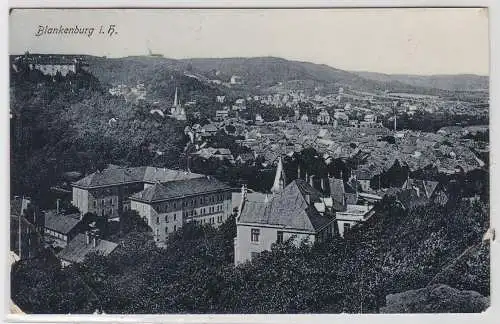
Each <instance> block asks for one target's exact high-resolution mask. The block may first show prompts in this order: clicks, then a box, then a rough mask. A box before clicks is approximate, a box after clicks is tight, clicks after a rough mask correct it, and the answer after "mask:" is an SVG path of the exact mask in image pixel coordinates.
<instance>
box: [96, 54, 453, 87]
mask: <svg viewBox="0 0 500 324" xmlns="http://www.w3.org/2000/svg"><path fill="white" fill-rule="evenodd" d="M86 58H87V60H88V62H89V65H90V67H89V71H90V72H91V73H92V74H94V75H95V76H96V77H97V78H98V79H99V80H100V81H101V82H103V83H107V84H115V85H116V84H120V83H124V84H131V83H134V84H135V83H137V82H144V83H146V84H149V83H151V82H162V81H165V80H169V79H171V78H172V77H173V76H174V77H175V75H177V76H179V75H183V74H184V72H186V71H189V72H193V73H198V74H200V75H202V76H203V77H204V78H206V79H210V80H214V79H217V80H220V81H222V82H229V80H230V78H231V76H233V75H237V76H240V77H242V79H243V81H244V84H243V85H241V86H239V87H233V88H232V89H230V90H229V89H228V88H226V87H220V86H219V87H215V88H216V89H218V90H219V91H222V92H224V93H225V94H226V95H231V94H234V93H235V91H238V90H244V91H246V92H247V93H248V92H250V93H267V92H268V91H269V88H271V87H273V86H276V85H277V84H279V83H280V82H283V83H286V85H287V86H288V87H290V88H292V89H293V88H296V87H297V88H298V86H300V87H302V88H300V89H302V90H305V91H306V92H311V91H314V90H315V89H318V88H319V89H320V91H321V92H324V93H328V92H335V91H337V90H338V88H339V87H344V88H352V89H356V90H364V91H386V90H389V91H391V92H409V93H421V94H431V95H436V94H441V93H446V91H443V90H439V89H432V88H431V87H423V86H421V85H411V84H408V83H404V82H401V81H399V80H391V79H387V80H374V79H372V78H367V77H364V76H361V75H358V74H356V73H352V72H348V71H344V70H340V69H336V68H333V67H330V66H328V65H324V64H314V63H309V62H300V61H291V60H286V59H283V58H277V57H253V58H193V59H180V60H175V59H168V58H163V57H149V56H133V57H124V58H104V57H95V56H87V57H86ZM208 84H209V83H207V82H204V86H207V85H208ZM211 87H212V88H213V87H214V86H213V85H211ZM169 91H170V92H173V90H172V89H170V90H169Z"/></svg>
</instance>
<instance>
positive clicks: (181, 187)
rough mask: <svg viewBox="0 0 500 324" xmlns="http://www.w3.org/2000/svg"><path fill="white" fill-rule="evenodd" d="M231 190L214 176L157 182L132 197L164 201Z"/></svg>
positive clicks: (148, 200)
mask: <svg viewBox="0 0 500 324" xmlns="http://www.w3.org/2000/svg"><path fill="white" fill-rule="evenodd" d="M221 190H231V187H229V186H228V185H226V184H224V183H222V182H220V181H219V180H217V179H215V178H213V177H203V178H194V179H186V180H178V181H171V182H166V183H156V184H154V185H153V186H150V187H148V188H146V189H144V190H143V191H140V192H138V193H136V194H134V195H132V196H131V197H130V199H133V200H139V201H144V202H153V201H163V200H169V199H174V198H179V197H185V196H193V195H199V194H203V193H208V192H214V191H221Z"/></svg>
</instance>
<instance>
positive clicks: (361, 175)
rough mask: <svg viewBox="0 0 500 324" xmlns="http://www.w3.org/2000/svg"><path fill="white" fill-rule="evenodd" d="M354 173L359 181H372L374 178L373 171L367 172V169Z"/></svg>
mask: <svg viewBox="0 0 500 324" xmlns="http://www.w3.org/2000/svg"><path fill="white" fill-rule="evenodd" d="M353 173H354V175H355V176H356V179H357V180H371V178H373V174H372V171H371V170H366V169H362V170H354V171H353Z"/></svg>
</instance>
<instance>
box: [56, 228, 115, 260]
mask: <svg viewBox="0 0 500 324" xmlns="http://www.w3.org/2000/svg"><path fill="white" fill-rule="evenodd" d="M117 246H118V244H116V243H113V242H110V241H106V240H102V239H98V240H97V245H96V247H94V245H93V244H92V242H90V243H89V244H87V242H86V238H85V234H78V235H77V236H75V238H74V239H73V240H71V241H70V242H69V243H68V245H66V247H65V248H64V249H63V250H61V252H59V253H58V254H57V257H58V258H59V259H63V260H65V261H69V262H72V263H78V262H82V261H83V260H84V259H85V256H87V255H88V254H90V253H92V252H98V253H101V254H103V255H108V254H110V253H111V252H113V251H114V250H115V249H116V247H117Z"/></svg>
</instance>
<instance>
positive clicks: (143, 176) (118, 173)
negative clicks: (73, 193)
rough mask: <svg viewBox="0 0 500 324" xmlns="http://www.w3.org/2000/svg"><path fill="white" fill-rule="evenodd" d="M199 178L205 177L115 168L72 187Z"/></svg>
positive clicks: (77, 182) (152, 169)
mask: <svg viewBox="0 0 500 324" xmlns="http://www.w3.org/2000/svg"><path fill="white" fill-rule="evenodd" d="M199 177H203V175H201V174H197V173H190V172H186V171H178V170H171V169H166V168H155V167H150V166H141V167H134V168H122V167H116V166H114V167H110V168H107V169H104V170H102V171H96V172H94V173H92V174H90V175H88V176H86V177H85V178H83V179H80V180H78V181H76V182H74V183H72V186H74V187H80V188H97V187H107V186H113V185H119V184H125V183H134V182H148V183H155V182H158V181H159V182H169V181H176V180H184V179H192V178H199Z"/></svg>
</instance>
